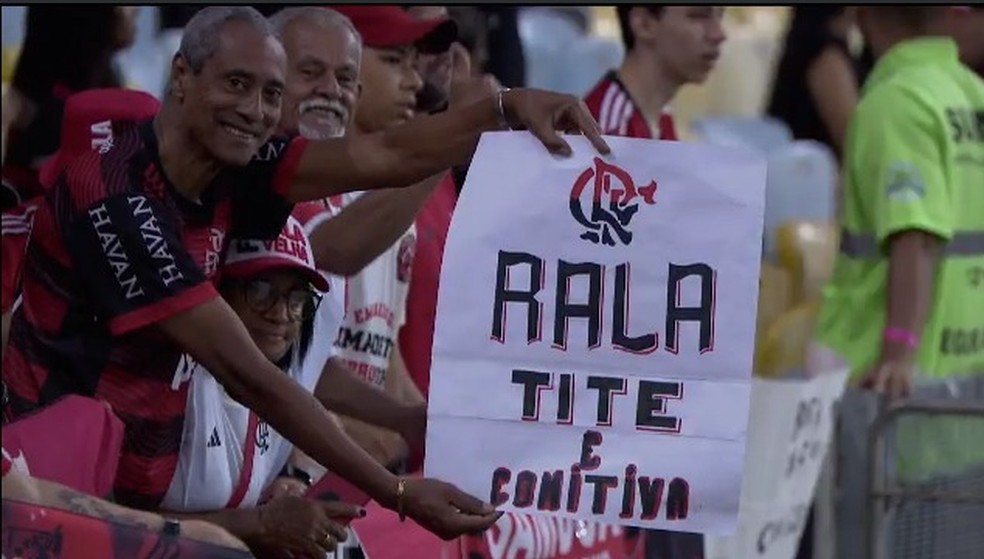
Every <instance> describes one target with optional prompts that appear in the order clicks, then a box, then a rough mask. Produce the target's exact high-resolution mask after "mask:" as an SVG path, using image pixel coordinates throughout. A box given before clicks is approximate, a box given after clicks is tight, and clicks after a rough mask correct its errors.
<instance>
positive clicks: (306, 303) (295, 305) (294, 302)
mask: <svg viewBox="0 0 984 559" xmlns="http://www.w3.org/2000/svg"><path fill="white" fill-rule="evenodd" d="M243 293H244V294H245V296H246V304H247V305H249V307H250V308H251V309H253V310H254V311H256V312H258V313H261V314H262V313H267V312H269V311H270V309H272V308H273V307H275V306H276V305H277V303H278V302H279V301H280V300H281V299H283V300H284V302H286V303H287V314H289V315H290V317H291V318H293V319H294V320H307V319H309V318H311V317H313V316H314V313H315V312H316V311H317V310H318V305H320V304H321V294H319V293H315V292H314V291H311V290H310V289H291V290H290V291H288V292H287V293H281V292H279V291H277V289H276V288H275V287H274V286H273V284H272V283H270V282H269V281H267V280H259V279H254V280H248V281H246V282H245V283H244V289H243Z"/></svg>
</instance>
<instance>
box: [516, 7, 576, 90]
mask: <svg viewBox="0 0 984 559" xmlns="http://www.w3.org/2000/svg"><path fill="white" fill-rule="evenodd" d="M518 27H519V37H520V40H522V42H523V56H524V57H525V58H526V85H527V87H537V88H545V89H554V90H558V89H561V88H562V87H563V84H564V81H565V75H566V73H567V72H569V71H570V69H569V68H568V67H567V65H566V62H565V57H564V52H565V51H566V50H567V49H568V48H569V47H570V45H571V44H573V43H574V42H575V41H576V40H577V39H578V38H580V37H583V33H582V31H581V29H580V28H579V27H578V25H577V23H575V22H574V20H573V19H571V18H569V17H567V16H564V15H563V14H560V13H557V12H554V11H553V10H551V9H549V8H545V7H531V8H523V9H521V10H520V11H519V21H518Z"/></svg>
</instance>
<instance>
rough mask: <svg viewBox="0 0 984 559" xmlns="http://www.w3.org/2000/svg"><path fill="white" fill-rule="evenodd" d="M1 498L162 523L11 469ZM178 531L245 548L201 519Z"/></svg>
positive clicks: (138, 523) (135, 522)
mask: <svg viewBox="0 0 984 559" xmlns="http://www.w3.org/2000/svg"><path fill="white" fill-rule="evenodd" d="M3 498H4V499H11V500H14V501H20V502H22V503H30V504H34V505H40V506H45V507H50V508H55V509H61V510H66V511H69V512H73V513H75V514H80V515H84V516H90V517H93V518H99V519H102V520H106V521H109V522H114V523H117V524H123V525H127V526H132V527H134V528H141V529H145V530H148V531H151V532H160V531H161V529H163V527H164V517H162V516H160V515H158V514H154V513H150V512H145V511H140V510H134V509H128V508H126V507H121V506H119V505H116V504H113V503H110V502H109V501H104V500H102V499H99V498H96V497H93V496H92V495H86V494H85V493H80V492H78V491H75V490H74V489H69V488H68V487H65V486H63V485H60V484H58V483H54V482H50V481H45V480H43V479H38V478H33V477H29V476H26V475H24V474H22V473H20V472H17V471H11V472H9V473H8V474H7V475H5V476H3ZM181 535H182V536H184V537H187V538H191V539H195V540H199V541H203V542H207V543H210V544H214V545H220V546H223V547H229V548H234V549H241V550H246V546H245V545H243V543H242V542H241V541H239V540H237V539H236V538H234V537H232V536H231V535H229V533H228V532H226V531H225V530H223V529H222V528H220V527H218V526H215V525H212V524H208V523H205V522H201V521H182V522H181Z"/></svg>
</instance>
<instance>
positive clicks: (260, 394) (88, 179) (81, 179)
mask: <svg viewBox="0 0 984 559" xmlns="http://www.w3.org/2000/svg"><path fill="white" fill-rule="evenodd" d="M285 73H286V56H285V55H284V51H283V47H282V45H281V44H280V42H279V41H278V40H277V39H276V37H275V36H274V34H273V31H272V28H271V27H270V24H269V22H268V21H267V20H266V19H265V18H264V17H263V16H261V15H260V14H259V13H257V12H256V11H255V10H253V9H251V8H246V7H240V6H228V7H209V8H205V9H203V10H202V11H200V12H198V14H196V16H195V17H194V18H192V20H191V21H190V22H189V24H188V26H187V27H186V29H185V34H184V38H183V41H182V46H181V49H180V50H179V53H178V54H177V55H175V57H174V60H173V62H172V79H171V81H170V86H169V92H168V95H167V97H166V99H165V101H164V105H163V107H162V109H161V111H160V113H159V114H158V116H157V118H156V119H155V120H153V121H147V122H133V121H114V122H112V123H111V128H112V130H113V138H114V141H113V145H112V147H107V148H106V149H105V150H102V151H101V152H89V153H86V154H84V155H81V156H79V157H78V158H77V159H74V160H73V161H71V162H70V164H69V165H68V167H67V168H66V170H65V172H64V173H63V174H62V175H61V176H60V178H59V180H58V181H57V182H56V183H55V184H54V185H53V186H52V188H51V189H50V190H49V192H48V194H47V195H46V197H45V200H44V203H43V204H42V205H40V206H39V208H38V210H37V212H36V213H35V224H34V230H33V233H32V235H33V237H32V242H31V247H32V248H31V249H30V250H29V251H28V260H27V266H26V269H25V276H24V302H23V305H24V311H25V312H22V313H17V314H16V315H15V317H14V325H13V329H14V331H15V332H17V333H18V334H17V335H15V336H14V339H13V340H12V341H11V344H10V348H9V350H8V352H7V353H6V354H5V355H4V367H3V375H4V380H5V381H6V382H7V385H8V388H9V390H10V403H9V404H8V406H7V408H8V410H9V411H10V412H11V413H13V414H14V415H22V414H25V413H30V412H31V411H33V410H35V409H37V408H38V407H40V406H44V405H46V404H48V403H50V402H51V401H53V400H54V399H56V398H57V397H58V396H60V395H62V394H65V393H73V392H74V393H82V394H87V395H94V396H97V397H101V398H105V399H106V400H107V401H109V402H110V404H111V405H112V406H113V409H114V411H116V413H117V414H118V415H119V416H120V417H121V418H122V419H123V421H124V423H125V424H126V429H127V433H128V437H127V439H126V441H125V443H124V448H123V453H122V456H121V460H120V468H119V474H118V476H117V484H116V485H117V487H116V493H115V495H116V497H117V498H118V499H120V500H121V502H125V503H128V504H131V505H135V506H139V507H154V506H157V505H158V504H159V502H160V499H161V498H162V496H163V493H164V492H165V490H166V487H167V484H168V483H169V481H170V479H171V477H172V474H173V471H174V468H175V467H176V465H177V447H176V445H175V442H176V441H178V440H180V433H181V430H182V429H183V420H184V406H185V401H186V396H187V386H188V383H187V380H188V379H187V377H186V373H187V372H188V371H189V370H190V367H189V364H191V363H193V362H195V361H198V362H201V363H202V364H203V365H205V366H206V367H207V368H208V370H209V371H210V372H211V373H212V375H213V376H214V377H215V378H216V379H218V380H219V382H221V383H222V384H223V386H224V387H225V388H226V389H227V391H228V393H229V394H230V395H232V397H233V398H235V399H236V400H237V401H240V402H241V403H243V404H244V405H246V406H247V407H249V408H250V409H253V410H255V411H256V412H257V413H258V414H259V416H260V417H261V418H262V419H264V420H265V421H267V422H268V423H269V424H270V425H271V426H272V427H274V428H276V429H277V430H278V431H279V432H281V433H282V434H284V435H285V436H286V437H287V438H288V439H290V440H291V441H292V442H294V443H295V444H296V445H297V446H298V447H300V448H301V449H302V450H305V451H306V452H307V453H308V454H310V455H311V456H312V457H313V458H314V459H316V460H317V461H318V462H320V463H321V464H324V465H326V466H329V467H331V468H332V470H334V471H335V472H337V473H338V474H339V475H341V476H342V477H345V478H346V479H348V480H349V481H350V482H351V483H353V484H355V485H356V486H358V487H359V488H361V489H362V490H364V491H365V492H366V493H368V494H369V495H370V496H372V497H374V498H375V499H376V500H377V501H378V502H380V503H381V504H383V505H384V506H387V507H390V508H392V509H393V510H397V511H400V512H401V513H403V514H405V515H408V516H411V517H413V518H414V519H415V520H417V522H418V523H420V524H422V525H423V526H425V527H427V528H428V529H429V530H431V531H433V532H435V533H437V534H438V535H441V536H444V537H453V536H455V535H458V534H461V533H464V532H473V531H480V530H484V529H485V528H487V527H488V526H489V525H491V523H492V522H494V521H495V519H496V518H497V517H498V515H497V514H495V513H493V512H492V509H491V507H489V506H488V505H485V504H483V503H481V502H479V501H478V500H476V499H474V498H472V497H470V496H468V495H466V494H464V493H463V492H461V491H460V490H458V489H457V488H455V487H453V486H451V485H449V484H446V483H443V482H440V481H437V480H429V479H414V480H407V479H403V478H399V477H398V476H395V475H393V474H391V473H389V472H388V471H386V470H385V469H384V468H382V467H381V466H379V465H378V464H376V463H375V462H374V461H373V460H372V459H371V458H369V456H367V455H366V454H365V452H364V451H362V450H361V449H360V448H359V447H358V446H357V445H355V444H353V443H352V442H351V441H350V440H348V439H347V438H346V437H345V436H344V433H342V432H341V431H340V430H339V429H338V427H337V426H336V425H335V424H334V423H333V422H332V421H331V420H330V417H329V416H328V414H327V412H326V411H325V409H324V407H323V406H322V405H321V404H320V403H319V402H318V401H317V400H316V399H315V398H314V397H313V396H311V395H310V394H309V393H307V392H306V391H304V390H303V389H302V388H301V387H300V386H299V385H297V383H296V382H294V381H292V380H290V379H288V378H286V377H285V376H284V375H283V374H282V373H281V372H280V371H279V370H277V368H276V367H275V366H274V365H273V364H271V363H270V362H269V361H268V360H266V359H265V358H264V357H263V355H262V353H261V352H260V351H259V349H258V348H257V347H256V345H255V343H254V342H253V341H252V340H251V339H250V338H249V335H248V334H247V333H246V331H245V329H244V328H243V327H242V324H241V322H240V321H239V319H238V317H237V316H236V315H235V313H234V312H233V311H232V310H231V309H230V308H229V306H228V304H226V303H225V302H224V301H223V300H222V298H221V297H219V296H218V293H217V291H216V289H215V286H214V282H215V281H216V280H217V271H218V268H219V266H220V264H221V262H222V257H223V256H222V255H223V253H224V248H225V244H226V242H225V240H226V239H227V238H230V237H232V236H236V237H241V238H263V237H270V236H272V235H274V234H276V232H277V231H279V230H280V228H281V226H282V225H283V222H284V220H285V219H286V217H287V215H288V214H289V213H290V210H291V203H292V202H295V201H302V200H312V199H321V198H325V197H327V196H331V195H334V194H339V193H343V192H345V191H347V190H351V189H366V188H393V187H402V186H405V185H407V184H412V183H414V182H416V181H419V180H423V179H425V178H427V177H429V176H431V175H434V174H435V173H438V172H440V171H441V170H443V169H447V168H448V167H450V166H451V165H454V164H457V163H459V162H461V161H463V160H465V159H466V158H467V157H468V156H469V155H470V154H471V152H472V151H473V150H474V147H475V144H476V141H477V138H478V137H479V135H480V134H481V133H482V132H483V131H486V130H493V129H498V128H499V127H500V126H501V123H503V122H508V123H512V124H514V125H518V126H523V127H525V128H528V129H529V130H530V131H531V132H532V133H533V134H534V135H535V136H537V137H538V138H539V139H540V140H541V142H542V143H543V144H544V145H545V146H546V147H547V148H548V150H550V151H552V152H554V153H556V154H560V155H565V154H568V153H570V146H569V145H568V144H567V143H566V142H564V140H563V138H562V137H561V136H560V135H559V134H557V132H556V130H557V129H558V128H559V129H562V130H569V131H584V132H585V133H586V134H587V136H588V138H589V140H590V141H591V142H592V143H593V145H594V146H595V147H596V149H598V150H599V151H601V152H604V153H607V152H608V151H609V150H608V147H607V146H606V145H605V144H604V141H603V140H602V139H601V137H600V135H599V134H598V130H597V125H596V123H595V122H594V120H593V119H592V118H591V117H590V115H589V114H587V113H586V112H585V111H583V109H582V108H581V106H580V104H579V102H578V101H577V100H576V99H575V98H572V97H570V96H567V95H560V94H555V93H550V92H543V91H536V90H514V91H510V92H504V93H503V94H501V95H499V96H493V97H492V98H490V99H485V100H483V101H482V102H477V103H474V104H472V105H469V106H467V107H463V108H461V109H457V110H454V111H449V112H448V113H446V114H442V115H437V116H433V117H426V118H421V119H419V120H418V121H415V122H413V123H409V124H407V125H406V126H401V127H398V128H395V129H391V130H386V131H384V132H380V133H375V134H364V135H356V136H353V137H351V138H345V139H339V140H325V141H306V140H304V139H303V138H296V139H293V140H288V139H284V138H277V139H271V137H272V132H273V130H274V129H275V127H276V126H277V123H278V121H279V119H280V113H281V97H282V93H283V88H284V75H285ZM500 101H501V102H500ZM499 107H501V108H502V110H499ZM35 241H37V242H35ZM52 302H54V303H55V304H54V305H52Z"/></svg>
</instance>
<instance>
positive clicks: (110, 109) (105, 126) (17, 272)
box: [0, 89, 161, 349]
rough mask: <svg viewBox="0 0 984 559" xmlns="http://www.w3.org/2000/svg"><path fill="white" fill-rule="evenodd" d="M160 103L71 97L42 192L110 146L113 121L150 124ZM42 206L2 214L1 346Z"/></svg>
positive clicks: (135, 96)
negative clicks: (68, 168) (70, 165)
mask: <svg viewBox="0 0 984 559" xmlns="http://www.w3.org/2000/svg"><path fill="white" fill-rule="evenodd" d="M160 106H161V104H160V102H159V101H158V100H157V99H155V98H154V97H153V96H151V95H149V94H147V93H144V92H142V91H131V90H125V89H90V90H88V91H83V92H81V93H76V94H75V95H72V96H71V97H69V98H68V99H67V100H66V101H65V114H64V117H63V119H62V127H61V145H60V146H59V147H58V150H57V151H56V152H55V153H54V154H53V155H52V156H51V157H49V158H48V159H47V160H46V161H45V162H44V163H43V164H42V166H41V169H40V170H39V173H38V176H39V180H40V182H41V184H42V186H44V187H48V186H50V185H51V184H53V183H54V180H55V178H56V177H57V176H58V174H59V173H61V171H62V170H63V169H64V167H65V163H66V162H67V161H69V160H70V159H71V158H73V157H77V156H78V155H79V154H81V153H85V152H86V151H90V150H99V149H101V148H103V147H104V146H105V145H107V144H109V145H111V144H112V141H113V139H112V128H111V127H109V123H110V122H111V121H113V120H142V119H146V118H151V117H153V116H154V115H155V114H157V111H158V109H160ZM38 204H40V199H39V198H33V199H31V200H28V201H26V202H24V203H23V204H21V205H19V206H17V207H16V208H14V209H12V210H9V211H6V212H4V213H3V229H2V237H0V239H2V241H0V249H2V259H0V260H2V261H0V265H2V273H3V282H2V287H0V311H2V312H3V326H2V345H0V349H3V348H5V347H6V346H7V336H8V334H9V327H10V319H11V314H12V312H13V310H14V304H15V303H16V301H17V298H18V297H19V295H20V290H21V269H22V266H23V263H24V256H25V254H26V252H27V246H28V241H29V240H30V238H31V227H32V225H33V223H34V212H35V210H36V209H37V207H38Z"/></svg>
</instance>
